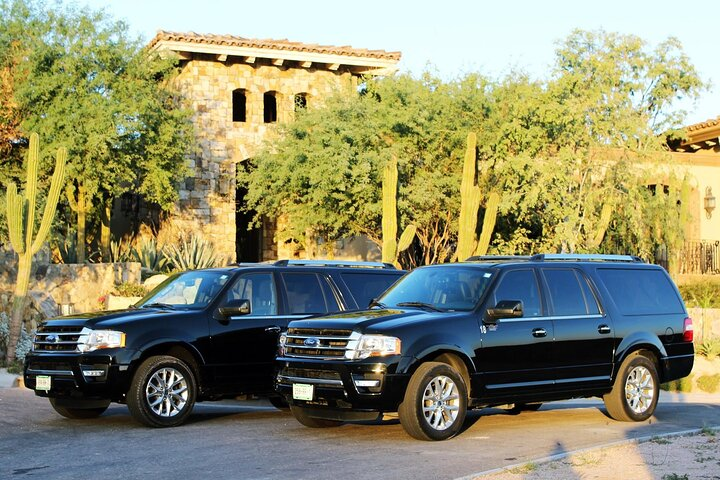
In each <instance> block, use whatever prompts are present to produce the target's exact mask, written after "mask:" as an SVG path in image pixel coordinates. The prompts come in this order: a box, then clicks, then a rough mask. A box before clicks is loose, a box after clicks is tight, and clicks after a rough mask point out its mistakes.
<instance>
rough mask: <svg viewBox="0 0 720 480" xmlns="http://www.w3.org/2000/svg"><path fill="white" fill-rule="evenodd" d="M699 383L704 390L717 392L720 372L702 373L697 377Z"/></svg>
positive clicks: (719, 383)
mask: <svg viewBox="0 0 720 480" xmlns="http://www.w3.org/2000/svg"><path fill="white" fill-rule="evenodd" d="M697 385H698V387H699V388H700V390H702V391H703V392H707V393H715V392H716V391H717V389H718V385H720V373H716V374H715V375H702V376H701V377H700V378H698V379H697Z"/></svg>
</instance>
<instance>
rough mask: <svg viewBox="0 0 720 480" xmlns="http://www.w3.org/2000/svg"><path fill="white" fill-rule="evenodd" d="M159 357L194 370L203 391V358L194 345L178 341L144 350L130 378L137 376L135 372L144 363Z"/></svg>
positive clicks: (198, 384) (163, 343) (155, 345)
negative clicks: (169, 357) (164, 356)
mask: <svg viewBox="0 0 720 480" xmlns="http://www.w3.org/2000/svg"><path fill="white" fill-rule="evenodd" d="M158 355H168V356H171V357H175V358H178V359H180V360H182V361H183V362H185V363H186V364H187V365H188V366H189V367H190V369H191V370H192V372H193V375H195V378H196V382H197V388H198V390H202V386H203V385H204V383H205V382H204V379H203V375H202V369H201V368H200V366H201V365H204V363H205V362H204V359H203V356H202V355H201V354H200V352H199V351H198V350H197V349H196V348H195V347H193V346H192V345H190V344H188V343H185V342H181V341H177V340H165V341H161V342H157V343H154V344H152V345H150V346H148V347H146V348H144V349H143V350H142V353H141V354H140V355H139V356H138V357H137V358H136V359H135V360H134V361H133V363H132V365H131V367H130V372H129V373H130V374H129V378H132V377H133V376H134V375H135V372H136V371H137V369H138V367H139V366H140V365H141V364H142V362H144V361H145V360H147V359H148V358H150V357H154V356H158Z"/></svg>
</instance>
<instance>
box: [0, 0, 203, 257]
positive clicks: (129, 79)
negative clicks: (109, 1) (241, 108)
mask: <svg viewBox="0 0 720 480" xmlns="http://www.w3.org/2000/svg"><path fill="white" fill-rule="evenodd" d="M0 13H1V14H2V18H3V20H1V21H0V38H4V37H6V36H8V35H10V34H11V33H12V31H13V28H14V27H13V26H14V25H24V26H25V27H26V29H27V30H28V31H29V32H31V33H28V34H26V35H24V36H21V37H20V40H19V41H22V42H24V43H23V45H22V46H21V47H18V48H16V51H17V52H21V53H22V55H23V61H21V62H16V63H14V64H13V65H14V66H13V68H12V78H13V81H14V86H13V89H14V96H13V98H14V102H15V104H16V106H17V111H18V112H19V115H20V117H21V118H22V121H21V124H20V126H21V129H22V131H23V132H26V131H31V130H32V131H38V132H42V134H43V138H44V139H45V140H46V142H47V143H48V144H49V147H48V148H49V149H50V150H52V149H54V148H56V146H57V145H59V143H60V142H62V143H63V144H64V145H67V146H68V159H69V161H68V165H67V176H68V182H69V186H70V187H69V189H68V192H67V193H68V201H69V203H70V204H71V205H72V206H73V210H74V211H76V212H77V218H78V223H77V232H78V256H79V257H81V256H84V252H85V246H84V244H85V231H84V230H85V222H86V220H85V217H86V215H93V216H96V217H99V219H100V222H99V223H100V224H101V232H100V235H95V237H99V238H100V239H101V242H100V243H101V250H102V251H103V252H104V254H103V258H106V259H107V258H108V257H109V256H108V251H109V245H110V236H109V220H110V211H111V206H112V202H113V200H114V199H115V198H116V197H117V196H119V195H121V194H122V193H124V192H135V193H140V194H142V195H143V196H144V198H145V200H147V201H149V202H154V203H157V204H159V205H160V206H161V207H162V208H163V209H165V210H169V209H170V208H171V207H172V205H173V203H174V202H175V200H176V199H177V190H176V183H177V182H178V181H179V180H181V179H182V178H183V177H184V175H185V173H186V167H185V162H184V156H185V154H186V153H187V151H188V149H189V145H190V139H191V135H190V133H191V127H190V123H189V112H188V111H186V110H183V109H182V108H181V105H180V101H179V98H178V95H177V94H176V92H175V91H174V90H173V88H172V82H171V79H172V77H173V75H174V73H175V67H174V63H173V60H172V59H163V58H160V57H159V56H157V55H154V54H152V53H151V52H148V51H146V50H145V49H144V48H143V44H142V42H141V41H140V40H139V39H134V38H131V37H130V36H129V34H128V31H127V26H126V25H125V24H124V23H123V22H115V21H112V20H111V19H110V18H109V17H108V16H107V15H106V14H105V13H104V12H102V11H87V10H83V11H79V10H77V9H76V8H75V7H72V6H70V7H65V8H61V7H55V8H48V7H47V6H46V5H45V4H44V3H43V2H40V1H38V2H35V1H32V0H26V1H24V0H14V1H10V2H3V3H0ZM11 53H12V52H11ZM80 261H82V260H80Z"/></svg>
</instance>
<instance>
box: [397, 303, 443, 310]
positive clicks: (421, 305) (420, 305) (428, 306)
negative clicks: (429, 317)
mask: <svg viewBox="0 0 720 480" xmlns="http://www.w3.org/2000/svg"><path fill="white" fill-rule="evenodd" d="M397 306H398V307H418V308H423V309H425V310H431V311H433V312H442V311H443V310H442V309H440V308H438V307H436V306H435V305H433V304H431V303H425V302H400V303H398V304H397Z"/></svg>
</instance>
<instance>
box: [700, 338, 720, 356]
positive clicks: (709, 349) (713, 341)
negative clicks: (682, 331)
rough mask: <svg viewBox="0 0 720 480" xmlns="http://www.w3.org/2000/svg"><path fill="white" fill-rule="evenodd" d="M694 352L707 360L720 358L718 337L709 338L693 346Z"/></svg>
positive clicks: (719, 340) (719, 339)
mask: <svg viewBox="0 0 720 480" xmlns="http://www.w3.org/2000/svg"><path fill="white" fill-rule="evenodd" d="M695 352H696V353H697V354H698V355H702V356H703V357H705V358H707V359H708V360H715V359H716V358H717V357H719V356H720V337H710V338H706V339H704V340H703V341H702V343H701V344H700V345H696V346H695Z"/></svg>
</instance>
